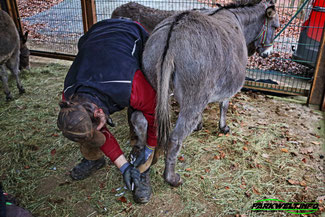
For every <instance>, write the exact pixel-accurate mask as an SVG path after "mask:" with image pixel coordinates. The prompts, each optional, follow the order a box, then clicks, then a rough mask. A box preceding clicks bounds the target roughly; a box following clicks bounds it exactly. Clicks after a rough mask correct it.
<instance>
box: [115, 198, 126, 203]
mask: <svg viewBox="0 0 325 217" xmlns="http://www.w3.org/2000/svg"><path fill="white" fill-rule="evenodd" d="M117 200H118V201H121V202H122V203H126V202H127V200H126V198H125V197H124V196H122V197H119V198H117Z"/></svg>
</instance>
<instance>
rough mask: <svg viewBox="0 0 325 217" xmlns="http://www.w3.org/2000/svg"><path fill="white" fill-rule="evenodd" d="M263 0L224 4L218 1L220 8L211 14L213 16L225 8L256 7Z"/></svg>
mask: <svg viewBox="0 0 325 217" xmlns="http://www.w3.org/2000/svg"><path fill="white" fill-rule="evenodd" d="M261 1H262V0H257V1H251V2H248V3H230V4H227V5H224V6H222V5H221V4H218V3H216V4H215V5H216V6H218V7H219V8H218V9H216V10H215V11H214V12H212V13H211V14H209V16H213V15H215V14H216V13H218V12H219V11H221V10H223V9H237V8H246V7H254V6H255V5H257V4H259V3H260V2H261Z"/></svg>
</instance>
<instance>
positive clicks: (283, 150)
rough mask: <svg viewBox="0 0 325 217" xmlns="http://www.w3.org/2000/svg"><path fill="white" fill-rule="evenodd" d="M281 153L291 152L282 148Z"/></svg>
mask: <svg viewBox="0 0 325 217" xmlns="http://www.w3.org/2000/svg"><path fill="white" fill-rule="evenodd" d="M281 151H282V152H285V153H288V152H289V151H288V149H286V148H281Z"/></svg>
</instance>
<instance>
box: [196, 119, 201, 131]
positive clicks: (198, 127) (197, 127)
mask: <svg viewBox="0 0 325 217" xmlns="http://www.w3.org/2000/svg"><path fill="white" fill-rule="evenodd" d="M202 128H203V122H202V121H200V123H198V125H197V126H196V128H195V130H194V131H200V130H202Z"/></svg>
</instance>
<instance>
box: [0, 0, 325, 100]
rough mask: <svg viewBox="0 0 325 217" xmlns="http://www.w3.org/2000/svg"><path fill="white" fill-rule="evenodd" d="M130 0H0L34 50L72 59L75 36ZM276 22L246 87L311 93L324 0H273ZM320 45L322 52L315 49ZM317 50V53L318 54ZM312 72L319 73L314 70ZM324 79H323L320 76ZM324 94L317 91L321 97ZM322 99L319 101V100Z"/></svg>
mask: <svg viewBox="0 0 325 217" xmlns="http://www.w3.org/2000/svg"><path fill="white" fill-rule="evenodd" d="M232 1H241V0H138V1H136V2H138V3H140V4H142V5H145V6H149V7H152V8H156V9H162V10H187V9H193V8H203V7H205V8H212V7H214V6H215V4H216V3H218V4H221V5H225V4H228V3H231V2H232ZM127 2H129V0H113V1H108V0H0V3H1V8H2V9H5V10H7V11H8V12H9V13H10V15H11V16H12V17H13V18H14V20H15V23H16V25H17V27H18V29H19V30H20V32H21V34H22V32H23V31H27V30H28V31H29V42H28V43H29V47H30V49H31V51H32V52H31V53H32V54H33V55H38V56H45V57H53V58H61V59H69V60H72V59H74V57H75V55H76V53H77V42H78V39H79V38H80V37H81V36H82V35H83V34H84V33H85V32H87V30H88V29H89V28H90V27H91V25H92V24H94V23H96V22H97V21H100V20H103V19H107V18H110V16H111V14H112V12H113V10H114V9H115V8H116V7H118V6H120V5H122V4H125V3H127ZM276 4H277V5H276V6H277V11H278V14H279V18H280V24H281V27H280V28H279V29H278V31H277V33H278V35H277V38H276V40H275V43H274V54H273V55H272V56H271V57H268V58H265V59H263V58H261V57H259V56H258V55H256V54H255V55H253V56H252V57H250V58H249V63H248V66H247V78H246V83H245V87H246V88H250V89H255V90H261V91H269V92H276V93H281V94H288V95H303V96H308V95H313V91H315V90H316V92H317V89H319V88H320V89H321V92H324V91H323V89H324V87H318V86H317V87H315V85H316V83H317V82H316V81H315V79H314V77H315V75H317V73H323V74H324V72H322V71H324V70H322V65H321V64H320V59H321V58H322V55H323V53H324V51H323V47H324V45H323V44H324V36H323V35H324V31H323V30H324V22H325V1H324V0H278V1H277V3H276ZM320 51H323V52H320ZM320 54H322V55H320ZM322 77H324V76H323V75H322ZM316 78H318V77H317V76H316ZM323 81H324V83H325V80H323ZM322 97H323V99H324V96H321V98H322ZM323 102H324V101H323Z"/></svg>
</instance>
